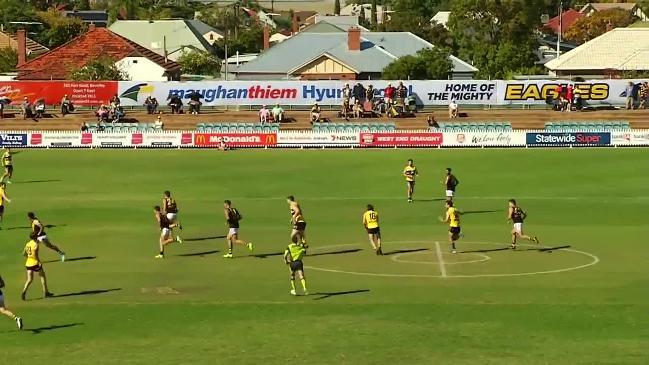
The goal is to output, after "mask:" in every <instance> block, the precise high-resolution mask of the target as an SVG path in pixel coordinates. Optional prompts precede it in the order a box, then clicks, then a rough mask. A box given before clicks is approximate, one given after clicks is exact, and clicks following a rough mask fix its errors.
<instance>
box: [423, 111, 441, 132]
mask: <svg viewBox="0 0 649 365" xmlns="http://www.w3.org/2000/svg"><path fill="white" fill-rule="evenodd" d="M426 123H427V124H428V126H429V127H431V128H435V129H439V124H437V120H435V114H434V113H430V115H428V117H426Z"/></svg>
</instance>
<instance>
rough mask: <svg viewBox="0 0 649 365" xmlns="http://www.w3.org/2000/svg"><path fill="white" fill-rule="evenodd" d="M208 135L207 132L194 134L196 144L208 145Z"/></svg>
mask: <svg viewBox="0 0 649 365" xmlns="http://www.w3.org/2000/svg"><path fill="white" fill-rule="evenodd" d="M206 142H207V137H206V136H205V133H196V134H195V135H194V144H195V145H196V146H207V143H206Z"/></svg>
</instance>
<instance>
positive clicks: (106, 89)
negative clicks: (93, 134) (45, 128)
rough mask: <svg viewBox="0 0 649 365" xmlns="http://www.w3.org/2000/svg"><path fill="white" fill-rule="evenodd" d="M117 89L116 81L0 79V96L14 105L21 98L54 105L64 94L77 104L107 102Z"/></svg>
mask: <svg viewBox="0 0 649 365" xmlns="http://www.w3.org/2000/svg"><path fill="white" fill-rule="evenodd" d="M117 90H118V83H117V81H0V97H7V98H9V99H11V103H12V104H14V105H19V104H21V103H22V102H23V98H27V99H28V100H29V101H30V102H31V103H33V102H34V101H36V100H37V99H40V98H43V99H45V104H46V105H56V104H60V103H61V99H63V96H64V95H67V96H68V98H69V99H70V100H71V101H72V103H73V104H74V105H78V106H83V105H100V104H107V103H108V100H109V99H110V98H111V97H112V96H113V95H115V94H116V93H117Z"/></svg>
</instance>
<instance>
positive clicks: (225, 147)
mask: <svg viewBox="0 0 649 365" xmlns="http://www.w3.org/2000/svg"><path fill="white" fill-rule="evenodd" d="M218 148H219V151H227V150H229V149H230V147H228V145H226V144H225V142H223V139H221V142H219V147H218Z"/></svg>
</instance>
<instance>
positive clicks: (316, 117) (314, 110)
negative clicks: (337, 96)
mask: <svg viewBox="0 0 649 365" xmlns="http://www.w3.org/2000/svg"><path fill="white" fill-rule="evenodd" d="M321 113H322V109H320V105H318V103H315V104H313V106H312V107H311V123H315V122H318V121H320V114H321Z"/></svg>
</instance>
